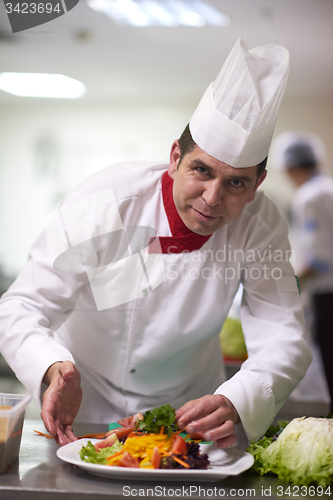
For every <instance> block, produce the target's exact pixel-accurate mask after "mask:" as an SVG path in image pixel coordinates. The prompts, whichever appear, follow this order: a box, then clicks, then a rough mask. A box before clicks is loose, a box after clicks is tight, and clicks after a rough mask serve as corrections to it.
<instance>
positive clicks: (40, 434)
mask: <svg viewBox="0 0 333 500" xmlns="http://www.w3.org/2000/svg"><path fill="white" fill-rule="evenodd" d="M33 431H34V432H36V434H38V435H39V436H44V437H46V438H48V439H53V437H52V436H50V434H45V433H44V432H40V431H35V429H33Z"/></svg>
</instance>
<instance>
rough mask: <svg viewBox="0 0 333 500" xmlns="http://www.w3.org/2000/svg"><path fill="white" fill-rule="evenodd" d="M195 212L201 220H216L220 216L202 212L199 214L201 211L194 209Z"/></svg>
mask: <svg viewBox="0 0 333 500" xmlns="http://www.w3.org/2000/svg"><path fill="white" fill-rule="evenodd" d="M192 208H193V210H194V211H195V213H196V214H197V216H198V217H199V218H200V219H201V220H207V221H209V220H216V219H218V216H215V217H213V216H211V215H206V214H203V213H202V212H199V210H196V209H195V208H194V207H192Z"/></svg>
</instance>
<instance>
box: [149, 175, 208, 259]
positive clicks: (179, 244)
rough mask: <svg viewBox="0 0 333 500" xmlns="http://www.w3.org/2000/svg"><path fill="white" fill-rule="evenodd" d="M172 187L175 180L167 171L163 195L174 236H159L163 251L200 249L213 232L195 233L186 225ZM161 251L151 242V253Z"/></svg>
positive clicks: (163, 184)
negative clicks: (176, 203)
mask: <svg viewBox="0 0 333 500" xmlns="http://www.w3.org/2000/svg"><path fill="white" fill-rule="evenodd" d="M172 188H173V180H172V179H171V177H169V174H168V172H165V173H164V174H163V177H162V197H163V205H164V209H165V212H166V215H167V218H168V222H169V226H170V230H171V234H172V236H159V237H158V239H159V242H160V245H161V248H162V253H181V252H184V251H185V252H194V250H199V248H201V247H202V246H203V245H204V244H205V243H206V241H208V240H209V238H210V237H211V234H210V235H208V236H202V235H201V234H197V233H193V232H192V231H191V230H190V229H188V227H186V226H185V224H184V222H183V221H182V219H181V218H180V215H179V213H178V211H177V209H176V205H175V202H174V200H173V193H172ZM159 252H160V250H159V249H157V248H156V249H155V251H154V243H153V242H151V244H150V246H149V253H159Z"/></svg>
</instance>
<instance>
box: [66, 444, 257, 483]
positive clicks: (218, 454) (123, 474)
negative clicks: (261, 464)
mask: <svg viewBox="0 0 333 500" xmlns="http://www.w3.org/2000/svg"><path fill="white" fill-rule="evenodd" d="M88 441H91V442H92V443H93V444H94V443H96V442H97V441H99V440H98V439H86V438H85V439H79V440H78V441H74V442H73V443H69V444H67V445H65V446H63V447H62V448H59V449H58V451H57V456H58V457H59V458H60V459H61V460H64V462H68V463H70V464H74V465H77V466H78V467H80V468H81V469H84V470H85V471H86V472H89V473H90V474H93V475H95V476H102V477H106V478H109V479H124V480H128V479H135V480H141V481H157V480H159V481H160V480H166V481H170V480H172V481H177V480H181V481H192V482H193V481H198V482H200V481H218V480H220V479H223V478H225V477H227V476H236V475H237V474H240V473H241V472H243V471H245V470H247V469H249V468H250V467H251V465H252V464H253V462H254V459H253V456H252V455H250V454H249V453H246V452H245V451H241V450H237V449H236V448H227V449H224V450H222V449H220V448H215V447H214V446H212V445H209V444H201V445H200V450H201V453H207V454H208V456H209V460H210V466H209V469H201V470H200V469H191V470H186V469H180V470H179V469H134V468H129V467H112V466H110V465H98V464H89V463H88V462H84V461H83V460H81V458H80V450H81V448H82V446H86V444H87V443H88Z"/></svg>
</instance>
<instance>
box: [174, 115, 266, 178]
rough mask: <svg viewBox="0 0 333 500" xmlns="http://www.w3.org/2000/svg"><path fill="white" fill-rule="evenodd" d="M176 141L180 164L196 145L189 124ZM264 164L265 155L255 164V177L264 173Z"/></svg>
mask: <svg viewBox="0 0 333 500" xmlns="http://www.w3.org/2000/svg"><path fill="white" fill-rule="evenodd" d="M178 143H179V149H180V160H179V163H178V165H180V163H181V161H182V158H183V157H184V156H185V155H186V154H187V153H190V152H191V151H192V150H193V149H194V148H195V146H197V144H196V142H194V140H193V137H192V134H191V131H190V126H189V124H187V125H186V127H185V129H184V132H183V133H182V135H181V136H180V137H179V139H178ZM266 164H267V156H266V158H265V159H264V160H263V161H261V162H260V163H258V165H257V178H258V179H259V177H260V176H261V175H262V174H263V173H264V171H265V168H266Z"/></svg>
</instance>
